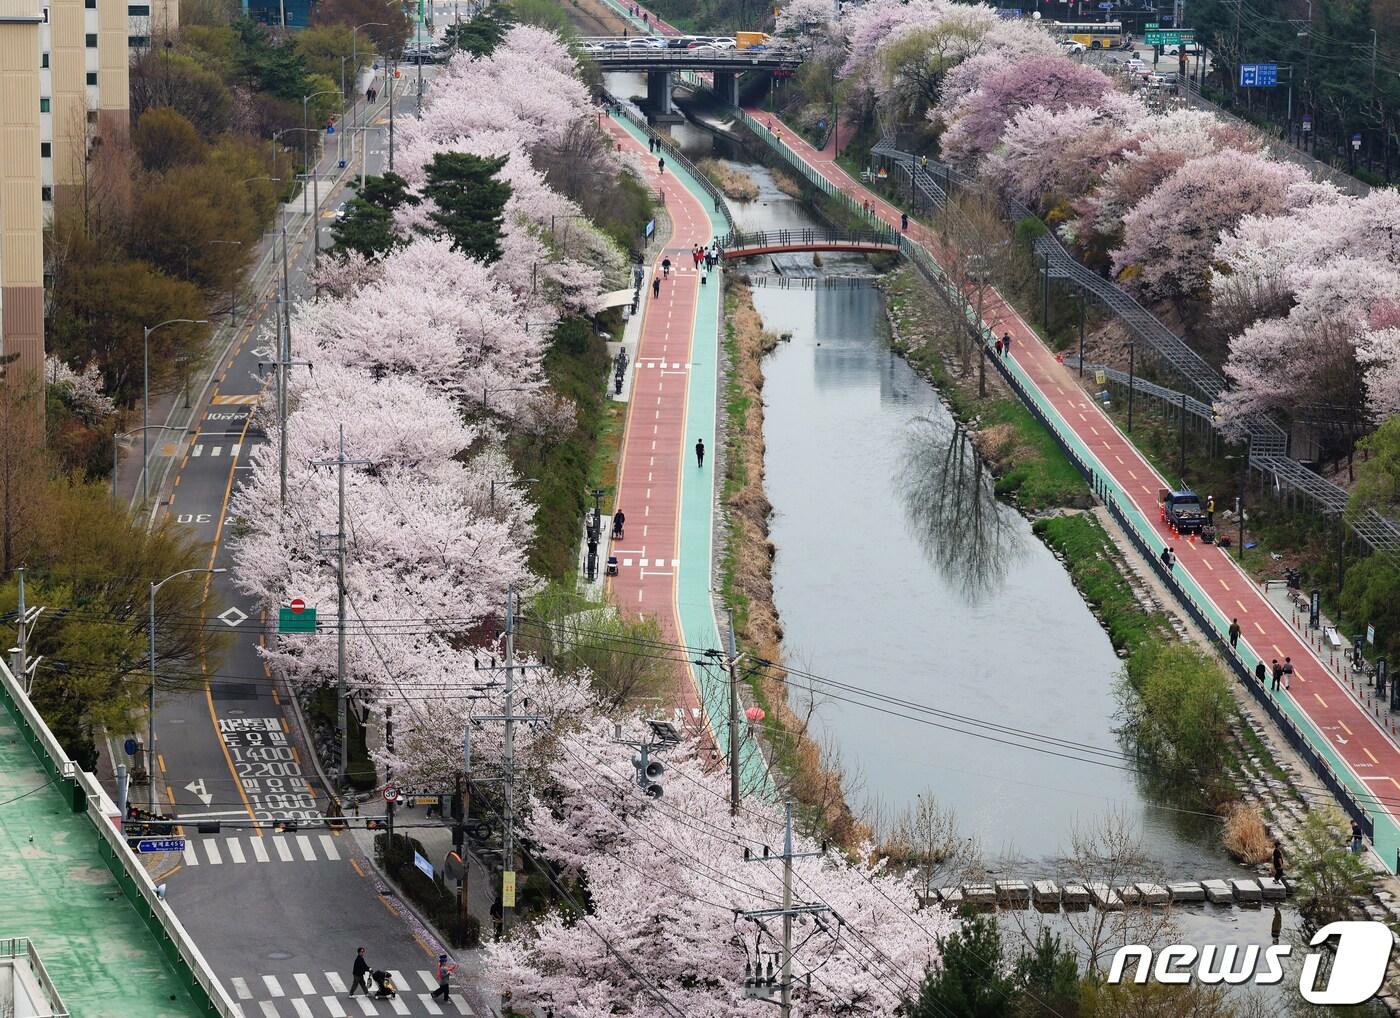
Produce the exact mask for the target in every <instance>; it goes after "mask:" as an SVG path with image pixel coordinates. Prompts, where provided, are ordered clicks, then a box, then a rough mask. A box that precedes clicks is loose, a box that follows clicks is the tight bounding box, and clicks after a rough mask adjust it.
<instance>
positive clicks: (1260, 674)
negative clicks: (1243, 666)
mask: <svg viewBox="0 0 1400 1018" xmlns="http://www.w3.org/2000/svg"><path fill="white" fill-rule="evenodd" d="M1268 676H1269V669H1267V668H1265V667H1264V661H1263V659H1260V661H1259V663H1258V664H1257V665H1255V666H1254V678H1255V679H1256V680H1257V681H1258V683H1259V685H1261V686H1262V685H1263V684H1264V682H1265V681H1266V680H1267V679H1268Z"/></svg>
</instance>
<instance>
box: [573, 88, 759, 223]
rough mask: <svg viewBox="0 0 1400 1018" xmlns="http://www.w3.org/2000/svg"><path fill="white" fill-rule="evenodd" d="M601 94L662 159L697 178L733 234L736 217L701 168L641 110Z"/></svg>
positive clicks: (602, 92) (603, 90)
mask: <svg viewBox="0 0 1400 1018" xmlns="http://www.w3.org/2000/svg"><path fill="white" fill-rule="evenodd" d="M599 92H600V94H601V95H602V97H603V101H604V102H605V103H606V104H607V105H608V106H610V107H611V108H612V110H613V112H614V113H616V114H617V115H618V116H621V117H624V118H626V119H627V120H628V121H630V122H631V123H632V124H633V125H634V126H635V127H636V128H637V129H638V130H641V131H643V132H645V133H646V135H647V137H649V138H651V139H652V140H653V141H655V142H656V143H657V144H658V145H660V146H661V156H662V158H664V159H669V160H670V161H671V162H672V163H674V164H675V165H677V166H681V167H683V168H684V169H685V170H686V172H687V173H689V174H690V175H691V176H692V177H694V178H695V180H696V183H698V184H699V185H700V186H701V187H702V188H703V189H704V191H705V193H706V194H708V195H709V196H710V198H711V199H713V200H714V203H715V211H716V212H718V213H719V214H720V215H722V216H723V217H724V222H725V224H726V225H727V226H728V227H729V232H730V233H733V232H734V216H733V215H732V214H731V213H730V211H729V205H728V204H727V203H726V202H725V200H724V193H723V192H722V191H720V189H719V188H718V187H716V186H715V185H714V183H713V182H712V181H711V180H710V178H709V177H707V176H705V174H703V173H701V172H700V170H699V168H698V167H697V166H696V165H695V164H694V163H692V162H691V161H690V160H689V159H688V158H686V155H685V153H684V152H682V151H681V150H680V149H679V148H677V147H676V143H675V142H674V141H672V140H671V139H670V138H668V137H666V136H665V135H664V134H658V133H657V132H656V131H653V130H652V129H651V125H650V124H648V123H647V118H646V117H645V116H643V115H642V112H641V110H639V109H637V107H636V106H635V105H633V104H632V103H630V102H626V101H624V100H621V99H618V98H617V97H616V96H614V95H613V94H612V93H610V92H608V91H607V90H606V89H600V90H599Z"/></svg>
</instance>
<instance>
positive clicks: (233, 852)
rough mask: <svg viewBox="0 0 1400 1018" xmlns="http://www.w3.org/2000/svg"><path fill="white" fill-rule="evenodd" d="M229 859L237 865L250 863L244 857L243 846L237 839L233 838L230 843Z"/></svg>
mask: <svg viewBox="0 0 1400 1018" xmlns="http://www.w3.org/2000/svg"><path fill="white" fill-rule="evenodd" d="M228 857H229V858H230V859H232V860H233V861H234V862H236V863H241V862H247V861H248V860H247V858H246V857H245V856H244V855H243V846H242V845H240V844H239V843H238V839H237V838H233V839H231V840H230V841H229V842H228Z"/></svg>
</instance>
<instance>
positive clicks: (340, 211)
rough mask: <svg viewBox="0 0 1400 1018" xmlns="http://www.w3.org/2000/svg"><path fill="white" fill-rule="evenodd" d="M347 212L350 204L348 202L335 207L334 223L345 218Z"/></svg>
mask: <svg viewBox="0 0 1400 1018" xmlns="http://www.w3.org/2000/svg"><path fill="white" fill-rule="evenodd" d="M349 211H350V203H349V202H341V203H340V204H339V205H337V206H336V207H335V221H336V222H337V223H338V222H340V221H341V220H342V219H344V218H345V216H346V213H348V212H349Z"/></svg>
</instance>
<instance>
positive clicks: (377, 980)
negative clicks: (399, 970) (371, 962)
mask: <svg viewBox="0 0 1400 1018" xmlns="http://www.w3.org/2000/svg"><path fill="white" fill-rule="evenodd" d="M370 977H371V978H373V979H374V999H375V1000H388V999H389V998H390V997H397V996H398V995H399V991H398V988H397V987H395V986H394V978H393V976H391V975H389V973H387V972H385V971H384V970H383V969H375V970H374V971H373V972H371V973H370Z"/></svg>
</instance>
